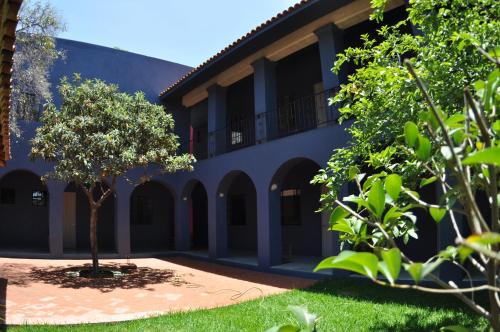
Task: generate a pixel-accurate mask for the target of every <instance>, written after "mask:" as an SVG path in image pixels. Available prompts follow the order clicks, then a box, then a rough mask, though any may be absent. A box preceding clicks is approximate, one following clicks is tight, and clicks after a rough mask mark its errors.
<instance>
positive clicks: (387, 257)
mask: <svg viewBox="0 0 500 332" xmlns="http://www.w3.org/2000/svg"><path fill="white" fill-rule="evenodd" d="M380 254H381V256H382V260H383V261H381V262H379V263H378V267H379V271H380V272H381V273H382V274H383V275H384V276H385V277H386V278H387V280H389V282H390V283H391V284H394V281H395V280H397V279H398V277H399V273H400V271H401V252H400V251H399V249H397V248H392V249H389V250H383V251H381V253H380Z"/></svg>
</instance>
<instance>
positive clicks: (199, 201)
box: [190, 182, 208, 250]
mask: <svg viewBox="0 0 500 332" xmlns="http://www.w3.org/2000/svg"><path fill="white" fill-rule="evenodd" d="M190 204H191V205H190V209H191V227H190V232H191V249H193V250H206V249H208V211H207V209H208V202H207V192H206V190H205V187H203V185H202V184H201V183H200V182H198V183H196V185H195V186H194V188H193V191H192V192H191V199H190Z"/></svg>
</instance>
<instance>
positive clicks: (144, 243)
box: [130, 180, 175, 252]
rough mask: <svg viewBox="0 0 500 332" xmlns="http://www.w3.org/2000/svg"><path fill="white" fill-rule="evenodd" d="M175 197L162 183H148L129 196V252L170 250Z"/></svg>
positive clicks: (173, 240) (173, 229) (173, 241)
mask: <svg viewBox="0 0 500 332" xmlns="http://www.w3.org/2000/svg"><path fill="white" fill-rule="evenodd" d="M174 217H175V196H174V193H173V192H172V190H171V189H170V188H169V187H168V186H167V185H165V184H164V183H162V182H159V181H156V180H151V181H148V182H145V183H143V184H141V185H139V186H137V187H136V188H135V189H134V190H133V192H132V194H131V195H130V247H131V251H132V252H151V251H162V250H171V249H173V248H174V246H175V220H174Z"/></svg>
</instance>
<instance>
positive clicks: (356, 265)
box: [314, 250, 378, 279]
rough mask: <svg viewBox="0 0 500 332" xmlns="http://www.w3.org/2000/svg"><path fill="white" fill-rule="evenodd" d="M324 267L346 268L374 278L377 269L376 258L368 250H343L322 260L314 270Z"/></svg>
mask: <svg viewBox="0 0 500 332" xmlns="http://www.w3.org/2000/svg"><path fill="white" fill-rule="evenodd" d="M324 269H341V270H348V271H352V272H355V273H358V274H361V275H364V276H366V277H368V278H370V279H375V278H376V277H377V271H378V259H377V256H375V255H374V254H372V253H369V252H355V251H350V250H344V251H342V252H341V253H340V254H339V255H338V256H332V257H328V258H326V259H324V260H322V261H321V262H320V263H319V264H318V265H317V266H316V268H315V269H314V272H316V271H319V270H324Z"/></svg>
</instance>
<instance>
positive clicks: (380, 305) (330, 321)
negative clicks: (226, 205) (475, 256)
mask: <svg viewBox="0 0 500 332" xmlns="http://www.w3.org/2000/svg"><path fill="white" fill-rule="evenodd" d="M289 303H296V304H298V305H301V306H302V305H304V306H307V308H308V310H309V311H310V312H314V313H315V314H317V315H318V317H319V319H318V320H317V324H316V328H317V330H318V331H360V332H362V331H384V332H385V331H436V330H439V327H440V326H443V325H451V324H453V322H457V321H459V322H461V323H462V324H463V325H464V326H467V327H470V328H472V327H475V328H477V330H479V331H482V330H484V329H485V327H486V326H487V322H486V321H485V320H484V319H482V318H480V317H479V316H477V315H475V314H473V313H471V312H470V311H469V310H468V309H467V308H465V307H463V306H462V305H461V304H460V303H459V302H458V301H456V300H455V299H454V298H452V297H451V296H449V295H435V294H420V293H418V292H416V291H413V290H402V291H401V290H393V289H387V288H385V287H380V286H377V285H373V284H372V283H371V282H367V281H366V280H340V279H339V280H331V281H325V282H321V283H318V284H317V285H314V286H312V287H310V288H308V289H302V290H292V291H289V292H285V293H282V294H279V295H273V296H268V297H265V298H262V299H257V300H253V301H249V302H244V303H240V304H236V305H231V306H227V307H222V308H217V309H211V310H197V311H192V312H184V313H174V314H169V315H163V316H159V317H154V318H149V319H141V320H135V321H129V322H122V323H110V324H95V325H85V324H82V325H70V326H50V325H48V326H12V327H8V329H7V331H9V332H10V331H12V332H18V331H19V332H23V331H30V332H45V331H47V332H48V331H50V332H63V331H74V332H80V331H95V332H100V331H106V332H108V331H120V332H122V331H177V332H178V331H186V332H188V331H189V332H192V331H211V332H212V331H213V332H233V331H234V332H241V331H245V332H246V331H248V332H255V331H265V330H266V329H267V328H269V327H271V326H275V325H278V324H283V323H286V324H290V325H297V320H296V318H295V316H294V315H293V313H292V312H291V311H289V310H287V305H288V304H289Z"/></svg>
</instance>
